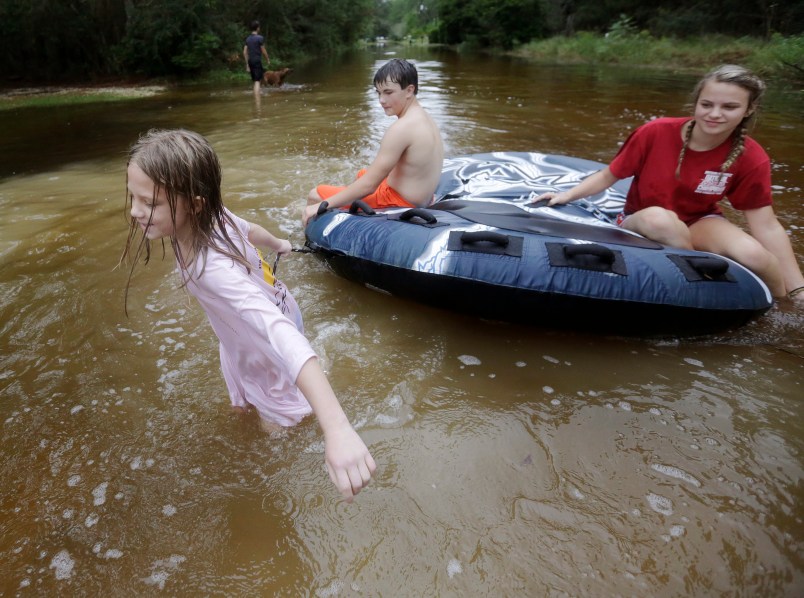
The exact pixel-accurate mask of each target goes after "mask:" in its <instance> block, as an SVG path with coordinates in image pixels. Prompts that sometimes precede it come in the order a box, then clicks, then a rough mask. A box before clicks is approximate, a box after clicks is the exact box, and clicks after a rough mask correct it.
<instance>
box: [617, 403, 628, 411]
mask: <svg viewBox="0 0 804 598" xmlns="http://www.w3.org/2000/svg"><path fill="white" fill-rule="evenodd" d="M617 406H618V407H619V408H620V409H622V410H623V411H631V403H628V402H626V401H620V402H619V403H617Z"/></svg>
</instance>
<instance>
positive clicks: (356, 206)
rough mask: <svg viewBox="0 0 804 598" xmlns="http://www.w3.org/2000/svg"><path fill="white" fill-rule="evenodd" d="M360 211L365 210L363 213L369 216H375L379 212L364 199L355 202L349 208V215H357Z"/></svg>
mask: <svg viewBox="0 0 804 598" xmlns="http://www.w3.org/2000/svg"><path fill="white" fill-rule="evenodd" d="M359 210H363V212H364V213H365V214H366V215H368V216H374V214H376V213H377V212H375V211H374V208H372V207H371V206H370V205H368V204H367V203H366V202H365V201H363V200H362V199H358V200H357V201H353V202H352V205H350V206H349V213H350V214H357V212H358V211H359Z"/></svg>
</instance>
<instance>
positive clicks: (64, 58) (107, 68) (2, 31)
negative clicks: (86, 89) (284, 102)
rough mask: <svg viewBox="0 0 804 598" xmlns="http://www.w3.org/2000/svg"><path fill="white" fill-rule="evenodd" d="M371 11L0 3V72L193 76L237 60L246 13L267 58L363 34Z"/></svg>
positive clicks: (194, 1)
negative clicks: (260, 35) (259, 25)
mask: <svg viewBox="0 0 804 598" xmlns="http://www.w3.org/2000/svg"><path fill="white" fill-rule="evenodd" d="M374 8H375V0H326V1H322V0H249V1H248V2H247V1H245V0H36V1H32V0H0V55H2V56H3V60H2V61H0V77H3V78H5V79H12V80H14V79H48V80H59V79H92V78H96V77H103V76H108V75H118V76H119V75H132V74H140V75H144V76H148V77H153V76H163V75H167V76H176V75H179V76H182V75H187V76H195V75H197V74H198V73H200V72H202V71H204V70H208V69H210V68H219V67H221V66H224V65H226V64H230V65H233V64H234V63H237V62H238V61H239V62H240V65H242V57H241V53H242V48H243V41H244V39H245V37H246V35H248V32H249V29H248V25H249V23H250V22H251V21H252V20H254V19H258V20H259V21H260V22H261V23H262V33H263V35H264V36H265V37H266V39H267V49H268V52H269V54H270V55H271V58H272V59H274V58H276V60H277V61H282V60H287V59H289V58H290V57H293V56H298V55H300V54H306V55H310V56H316V55H322V54H327V53H331V52H335V51H337V50H339V49H342V48H346V47H350V46H352V45H354V43H355V42H356V41H357V40H358V39H359V38H361V37H363V36H365V35H366V34H368V33H370V31H369V26H370V23H371V22H372V19H373V14H374ZM240 65H238V66H240Z"/></svg>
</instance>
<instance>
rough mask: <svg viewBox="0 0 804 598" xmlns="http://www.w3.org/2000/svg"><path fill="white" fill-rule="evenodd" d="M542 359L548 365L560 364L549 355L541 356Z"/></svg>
mask: <svg viewBox="0 0 804 598" xmlns="http://www.w3.org/2000/svg"><path fill="white" fill-rule="evenodd" d="M542 359H544V360H545V361H549V362H550V363H561V361H559V360H558V359H556V358H555V357H552V356H550V355H542Z"/></svg>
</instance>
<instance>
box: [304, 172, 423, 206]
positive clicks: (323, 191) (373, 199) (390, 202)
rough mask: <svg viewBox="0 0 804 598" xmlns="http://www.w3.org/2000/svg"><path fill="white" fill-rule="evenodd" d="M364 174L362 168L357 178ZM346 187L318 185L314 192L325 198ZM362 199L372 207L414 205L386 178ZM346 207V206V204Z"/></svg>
mask: <svg viewBox="0 0 804 598" xmlns="http://www.w3.org/2000/svg"><path fill="white" fill-rule="evenodd" d="M364 174H366V169H365V168H364V169H363V170H361V171H360V172H358V173H357V178H360V177H361V176H363V175H364ZM344 189H346V187H336V186H335V185H318V187H316V188H315V190H316V192H317V193H318V195H319V197H321V199H322V200H327V199H329V198H330V197H332V196H333V195H335V194H336V193H338V192H339V191H343V190H344ZM363 201H364V202H366V203H367V204H368V205H369V206H371V207H372V208H395V207H399V208H415V207H416V206H415V205H413V204H412V203H410V202H409V201H407V200H406V199H405V198H403V197H402V196H401V195H400V194H399V193H398V192H397V191H396V190H395V189H393V188H392V187H391V186H389V185H388V180H387V179H384V180H383V182H382V183H380V185H379V187H377V190H376V191H375V192H374V193H372V194H371V195H367V196H366V197H364V198H363ZM347 207H348V206H347Z"/></svg>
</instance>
